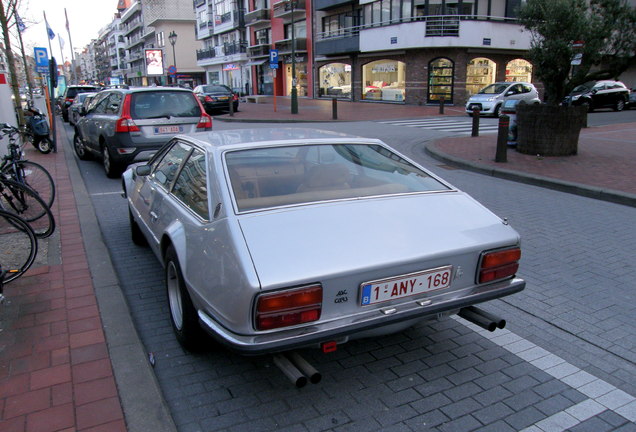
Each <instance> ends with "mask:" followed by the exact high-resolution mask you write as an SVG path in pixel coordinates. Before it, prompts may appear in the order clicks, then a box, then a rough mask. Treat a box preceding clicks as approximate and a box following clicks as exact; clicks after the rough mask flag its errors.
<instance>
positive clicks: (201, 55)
mask: <svg viewBox="0 0 636 432" xmlns="http://www.w3.org/2000/svg"><path fill="white" fill-rule="evenodd" d="M214 57H216V47H209V48H204V49H200V50H197V60H205V59H211V58H214Z"/></svg>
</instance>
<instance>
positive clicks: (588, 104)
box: [581, 102, 594, 113]
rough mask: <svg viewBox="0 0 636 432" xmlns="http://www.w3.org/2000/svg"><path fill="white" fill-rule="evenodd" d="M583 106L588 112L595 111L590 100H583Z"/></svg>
mask: <svg viewBox="0 0 636 432" xmlns="http://www.w3.org/2000/svg"><path fill="white" fill-rule="evenodd" d="M581 106H584V107H585V109H587V112H589V113H591V112H592V111H594V108H592V104H591V103H589V102H583V103H582V104H581Z"/></svg>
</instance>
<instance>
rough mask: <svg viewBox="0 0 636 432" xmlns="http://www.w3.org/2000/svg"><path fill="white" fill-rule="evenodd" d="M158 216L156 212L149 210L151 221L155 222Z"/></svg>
mask: <svg viewBox="0 0 636 432" xmlns="http://www.w3.org/2000/svg"><path fill="white" fill-rule="evenodd" d="M158 218H159V216H157V213H155V212H153V211H151V212H150V220H151V221H153V222H156V221H157V219H158Z"/></svg>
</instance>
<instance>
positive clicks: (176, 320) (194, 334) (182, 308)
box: [165, 246, 203, 351]
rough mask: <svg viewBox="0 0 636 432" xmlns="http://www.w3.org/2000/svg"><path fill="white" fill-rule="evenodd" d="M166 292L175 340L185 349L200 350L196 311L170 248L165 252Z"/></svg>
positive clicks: (177, 261)
mask: <svg viewBox="0 0 636 432" xmlns="http://www.w3.org/2000/svg"><path fill="white" fill-rule="evenodd" d="M165 268H166V270H165V274H166V291H167V294H168V306H169V308H170V322H171V323H172V329H173V330H174V333H175V335H176V337H177V340H178V341H179V343H180V344H181V346H183V347H184V348H185V349H187V350H189V351H196V350H200V349H201V348H202V339H203V331H202V329H201V326H199V321H198V318H197V311H196V309H195V308H194V305H193V304H192V300H191V299H190V294H188V290H187V288H186V287H185V282H184V280H183V274H182V273H181V266H180V265H179V259H178V258H177V253H176V252H175V250H174V248H173V247H172V246H170V247H168V250H167V251H166V267H165Z"/></svg>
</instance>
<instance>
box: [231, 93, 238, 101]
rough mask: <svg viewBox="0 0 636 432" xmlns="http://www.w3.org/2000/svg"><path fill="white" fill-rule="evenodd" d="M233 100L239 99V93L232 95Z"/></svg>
mask: <svg viewBox="0 0 636 432" xmlns="http://www.w3.org/2000/svg"><path fill="white" fill-rule="evenodd" d="M232 100H235V101H236V100H238V94H236V93H234V94H233V95H232Z"/></svg>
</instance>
